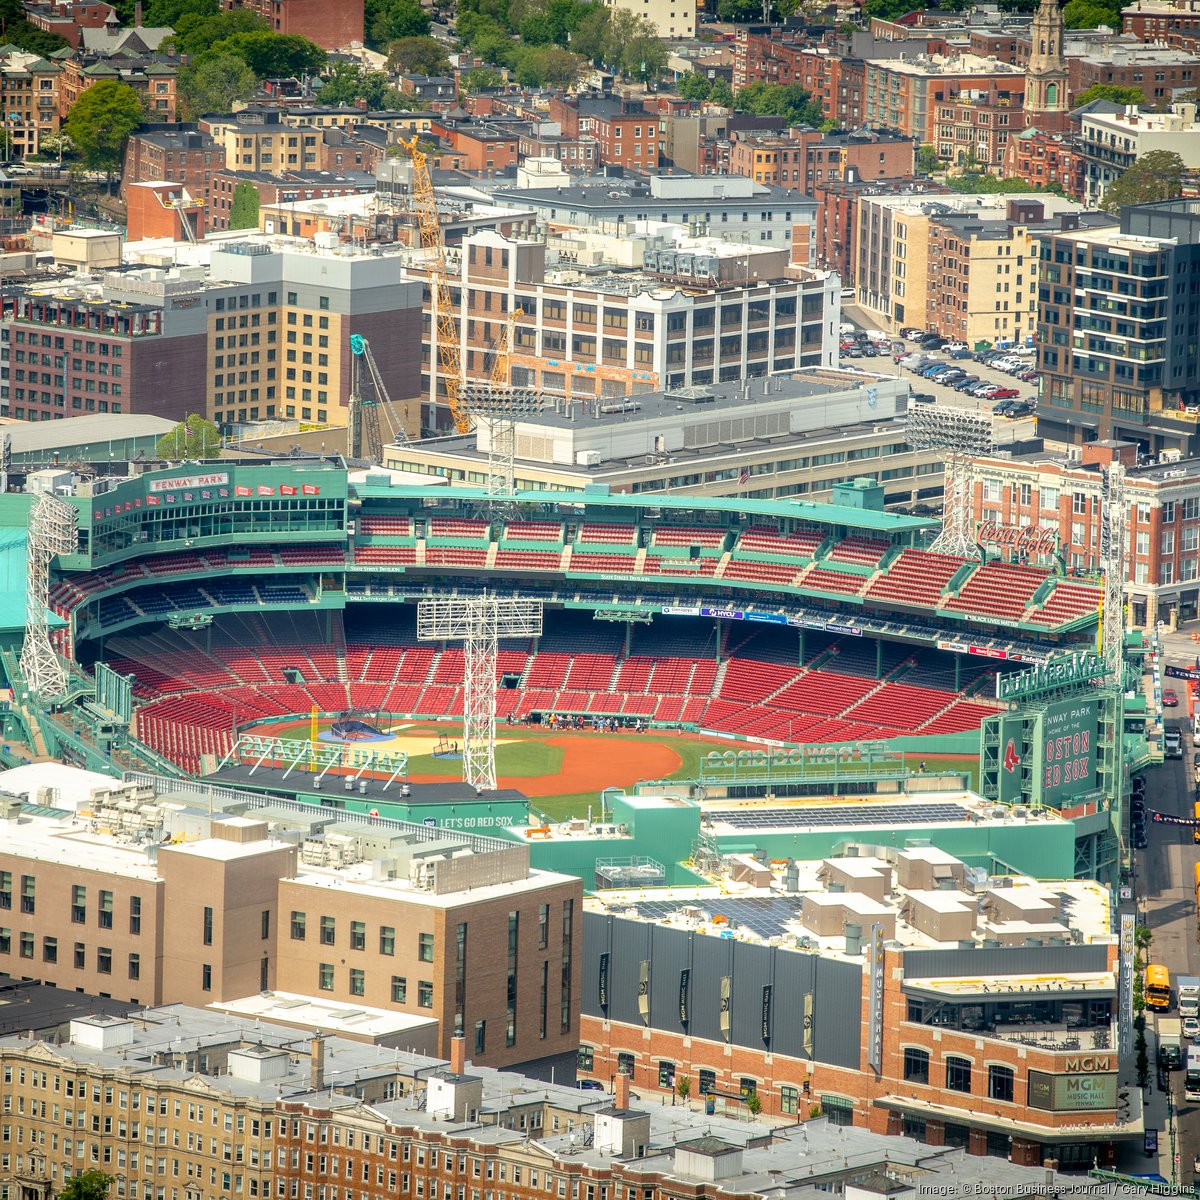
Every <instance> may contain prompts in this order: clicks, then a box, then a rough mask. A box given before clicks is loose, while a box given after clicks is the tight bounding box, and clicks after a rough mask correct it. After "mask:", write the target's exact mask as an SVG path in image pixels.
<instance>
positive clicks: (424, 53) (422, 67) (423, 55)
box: [387, 37, 450, 75]
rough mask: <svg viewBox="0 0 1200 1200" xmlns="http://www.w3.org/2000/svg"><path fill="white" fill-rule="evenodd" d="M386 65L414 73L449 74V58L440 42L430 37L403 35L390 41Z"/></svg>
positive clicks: (395, 69)
mask: <svg viewBox="0 0 1200 1200" xmlns="http://www.w3.org/2000/svg"><path fill="white" fill-rule="evenodd" d="M387 56H388V66H390V67H391V68H392V70H393V71H402V72H404V73H406V74H416V75H449V74H450V59H449V57H448V56H447V54H446V51H445V49H444V48H443V47H442V44H441V42H439V41H437V40H436V39H434V38H431V37H403V38H397V39H396V40H395V41H394V42H390V43H389V44H388V48H387Z"/></svg>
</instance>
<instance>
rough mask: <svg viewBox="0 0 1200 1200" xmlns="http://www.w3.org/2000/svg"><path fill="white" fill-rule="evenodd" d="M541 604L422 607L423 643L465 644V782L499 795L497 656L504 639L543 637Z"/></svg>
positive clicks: (490, 599)
mask: <svg viewBox="0 0 1200 1200" xmlns="http://www.w3.org/2000/svg"><path fill="white" fill-rule="evenodd" d="M541 633H542V602H541V601H540V600H516V599H507V598H505V599H501V598H500V597H498V596H492V595H488V594H487V593H484V594H483V595H482V596H445V597H435V598H433V599H430V600H421V601H419V602H418V604H417V640H418V641H422V642H444V641H449V642H462V643H463V650H464V652H465V653H464V655H463V658H464V664H463V782H464V783H466V784H469V785H470V786H471V787H473V788H474V789H475V791H476V792H477V793H478V792H483V791H495V789H496V651H497V648H498V643H499V641H500V639H501V638H507V637H540V636H541Z"/></svg>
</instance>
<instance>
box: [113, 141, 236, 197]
mask: <svg viewBox="0 0 1200 1200" xmlns="http://www.w3.org/2000/svg"><path fill="white" fill-rule="evenodd" d="M224 165H225V152H224V150H223V149H222V148H221V147H220V146H218V145H217V143H216V142H214V141H213V140H212V138H210V137H209V136H208V134H206V133H201V132H200V131H199V130H196V129H178V128H177V129H153V130H140V131H138V132H137V133H135V134H134V135H133V136H132V137H131V138H130V139H129V141H128V142H127V143H126V146H125V161H124V165H123V166H122V168H121V197H122V198H123V199H124V197H125V193H126V190H127V188H128V187H129V185H130V184H133V183H152V182H155V181H158V180H162V181H164V182H167V183H182V184H183V185H184V187H186V188H187V190H188V192H189V193H190V194H191V195H192V196H195V197H196V198H198V199H200V200H203V201H204V202H205V203H207V202H208V201H209V199H210V197H211V191H212V180H213V175H214V174H215V173H216V172H217V171H219V170H220V169H221V168H222V167H223V166H224Z"/></svg>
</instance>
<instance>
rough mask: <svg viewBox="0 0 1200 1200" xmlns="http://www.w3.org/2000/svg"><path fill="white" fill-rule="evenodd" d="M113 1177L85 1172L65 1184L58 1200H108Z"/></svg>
mask: <svg viewBox="0 0 1200 1200" xmlns="http://www.w3.org/2000/svg"><path fill="white" fill-rule="evenodd" d="M111 1186H112V1176H111V1175H105V1173H104V1172H103V1171H84V1172H83V1173H82V1174H80V1175H76V1176H75V1177H74V1178H73V1179H68V1180H67V1182H66V1183H64V1184H63V1187H62V1191H61V1192H59V1193H58V1200H107V1197H108V1191H109V1188H110V1187H111Z"/></svg>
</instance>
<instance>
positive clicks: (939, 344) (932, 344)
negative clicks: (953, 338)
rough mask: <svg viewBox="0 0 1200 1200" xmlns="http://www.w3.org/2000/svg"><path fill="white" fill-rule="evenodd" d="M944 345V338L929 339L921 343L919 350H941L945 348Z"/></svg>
mask: <svg viewBox="0 0 1200 1200" xmlns="http://www.w3.org/2000/svg"><path fill="white" fill-rule="evenodd" d="M945 345H946V339H945V338H942V337H936V336H935V337H931V338H926V339H925V340H924V341H923V342H922V343H921V349H922V350H941V349H943V348H944V347H945Z"/></svg>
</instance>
